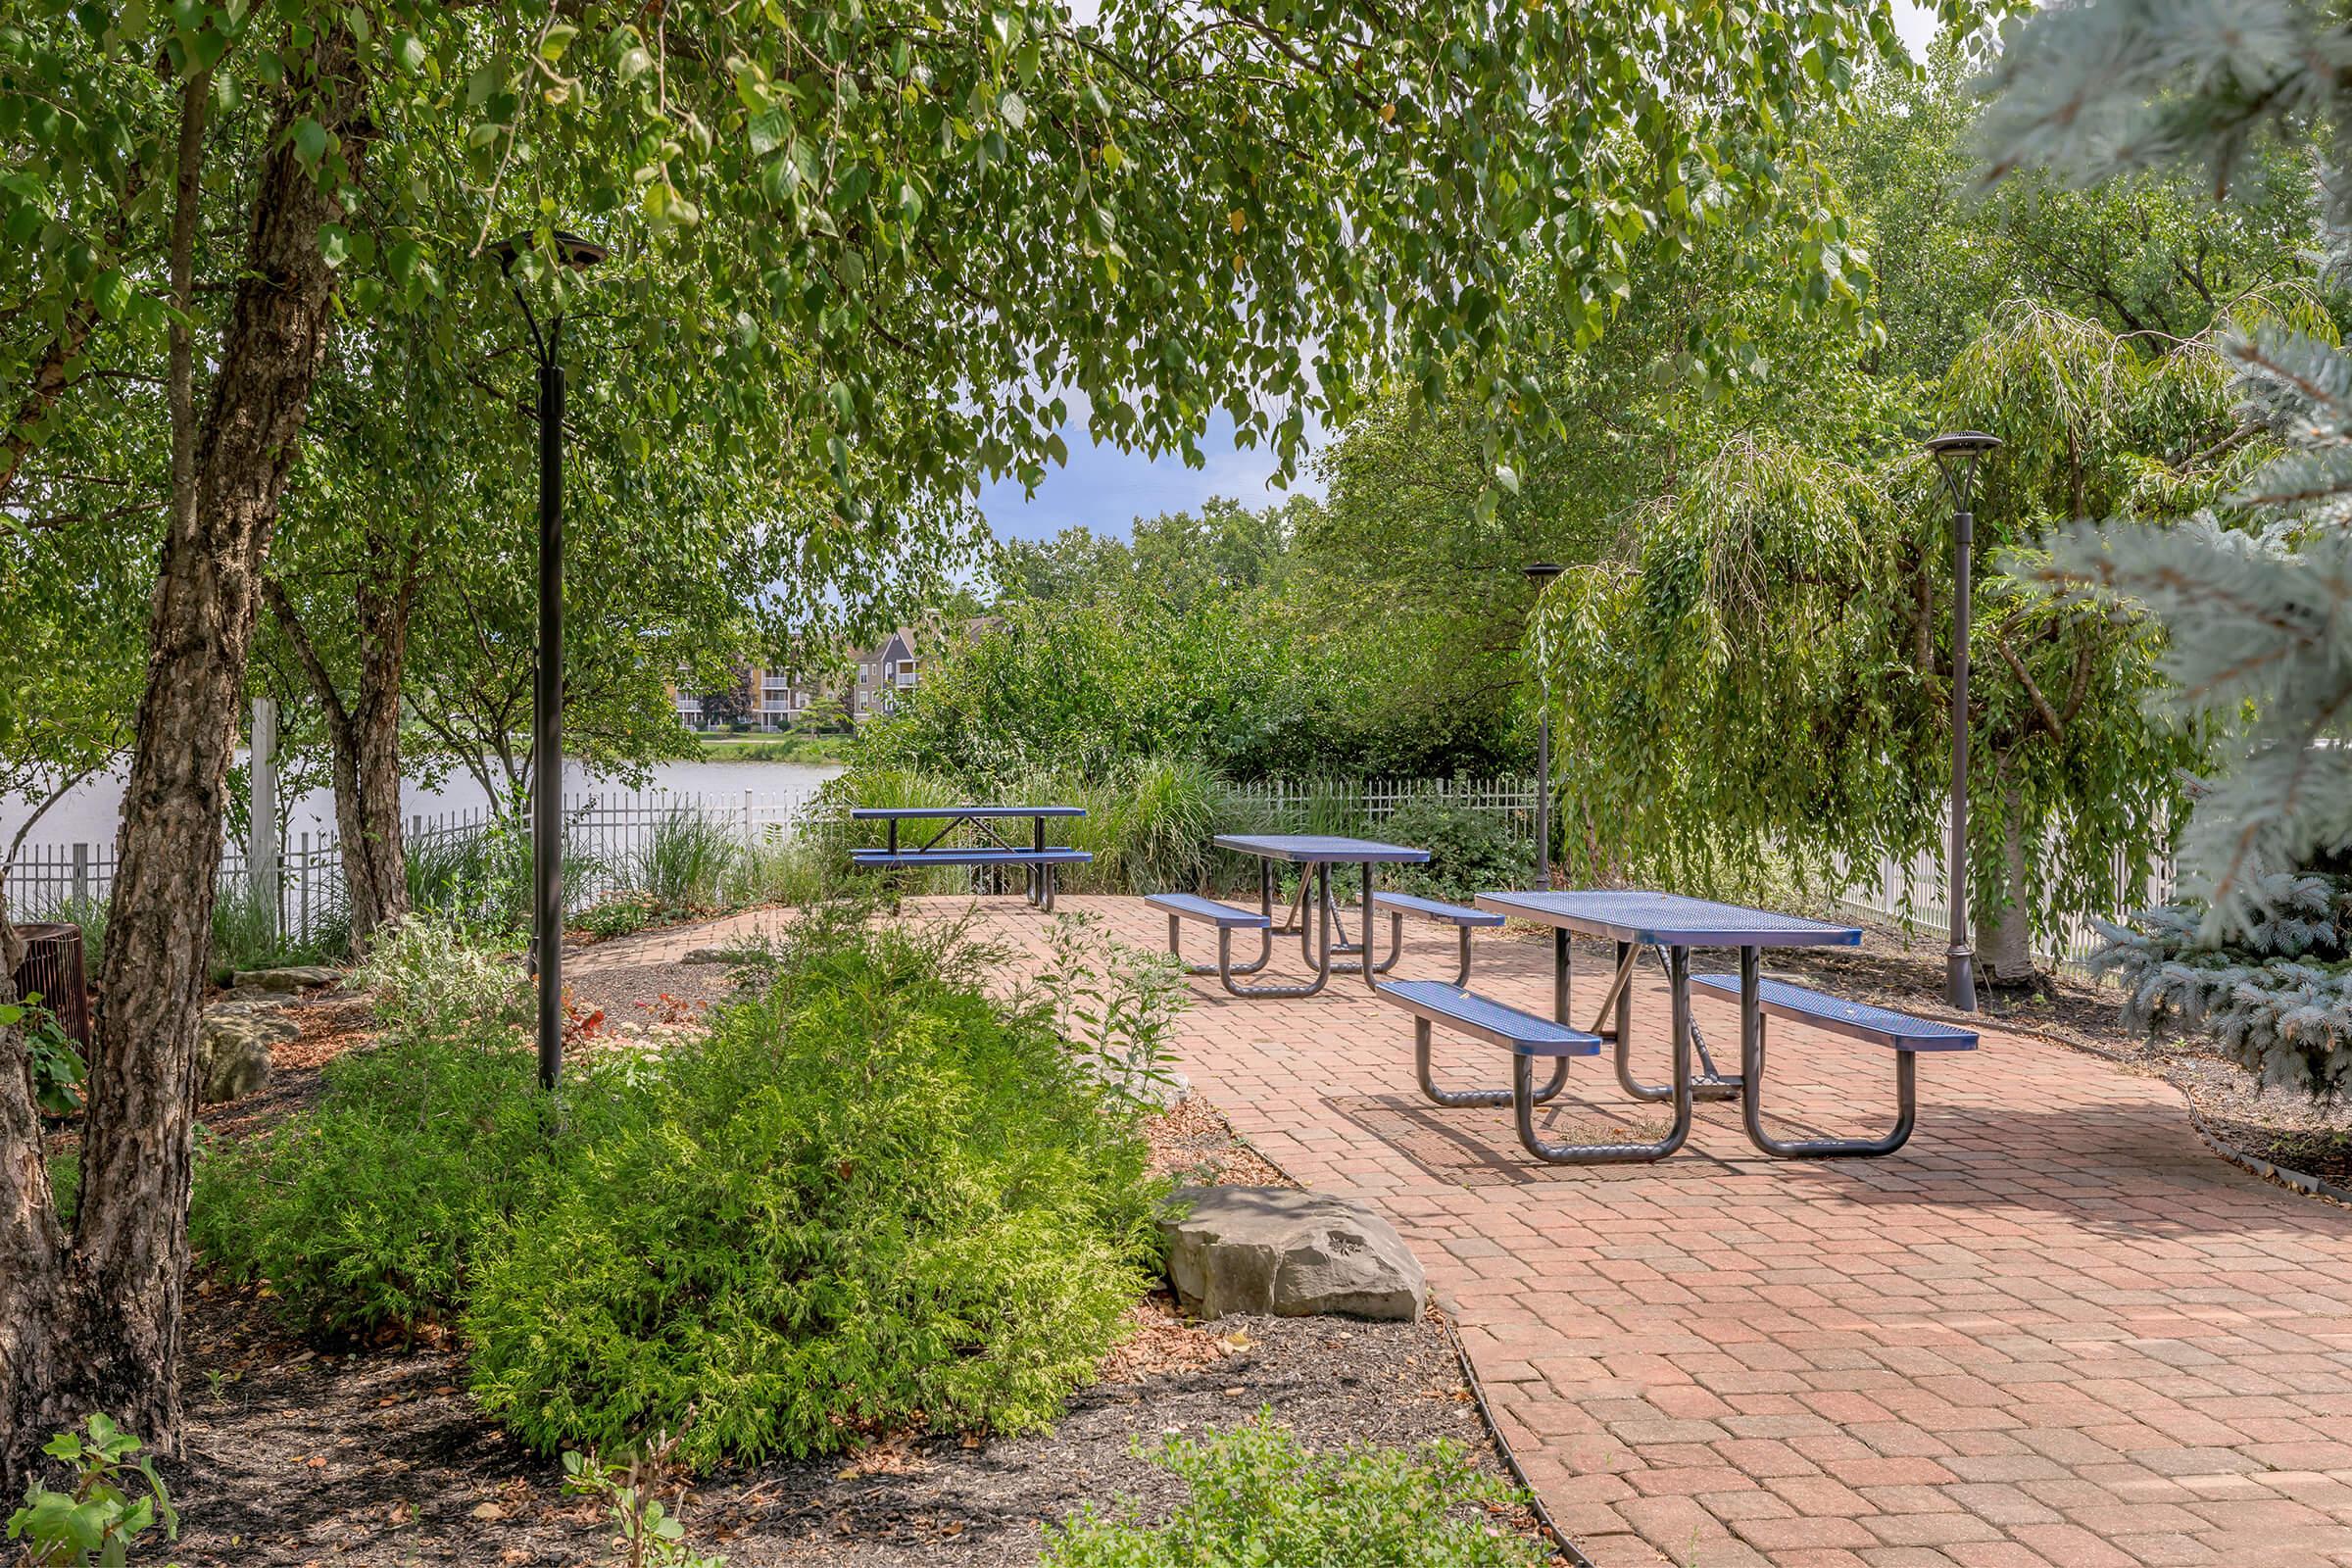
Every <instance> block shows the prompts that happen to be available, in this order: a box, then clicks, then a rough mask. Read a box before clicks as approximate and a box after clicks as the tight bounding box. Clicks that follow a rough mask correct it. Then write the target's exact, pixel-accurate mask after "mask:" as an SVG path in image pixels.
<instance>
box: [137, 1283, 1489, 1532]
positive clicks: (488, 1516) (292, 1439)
mask: <svg viewBox="0 0 2352 1568" xmlns="http://www.w3.org/2000/svg"><path fill="white" fill-rule="evenodd" d="M192 1304H193V1306H194V1311H193V1313H192V1320H191V1323H190V1343H189V1348H188V1405H189V1408H188V1427H189V1448H190V1457H189V1461H188V1463H187V1464H186V1465H184V1466H180V1467H174V1470H173V1472H172V1473H171V1479H172V1483H173V1491H174V1495H175V1496H176V1498H177V1500H178V1503H179V1507H180V1509H181V1514H182V1517H183V1519H184V1521H185V1522H186V1532H185V1534H184V1535H183V1536H182V1538H181V1541H180V1544H179V1546H178V1548H177V1549H176V1551H175V1552H174V1553H173V1554H172V1555H173V1557H174V1559H175V1560H176V1561H178V1562H180V1563H182V1564H185V1565H186V1568H199V1565H219V1568H232V1565H233V1568H248V1565H250V1568H302V1565H307V1564H341V1563H349V1564H367V1565H371V1568H406V1565H409V1564H438V1563H453V1564H454V1563H464V1564H469V1565H470V1564H484V1563H499V1564H544V1565H550V1568H553V1565H572V1564H582V1565H585V1564H588V1563H591V1562H595V1561H599V1560H601V1557H600V1552H601V1549H602V1547H603V1544H604V1543H605V1541H606V1539H607V1537H608V1536H609V1535H610V1529H609V1527H608V1526H607V1525H606V1523H605V1520H604V1519H603V1517H602V1516H601V1515H600V1513H599V1512H598V1510H597V1509H596V1508H595V1507H593V1506H591V1505H589V1504H587V1503H585V1502H584V1501H583V1500H582V1499H579V1498H575V1497H566V1496H565V1495H564V1491H563V1471H562V1467H561V1466H560V1465H559V1464H557V1463H556V1462H555V1461H553V1460H550V1459H544V1458H540V1457H538V1456H536V1455H532V1454H529V1453H526V1452H523V1451H522V1450H520V1449H519V1448H518V1447H517V1446H515V1445H514V1444H513V1443H510V1442H508V1441H506V1439H505V1438H504V1436H503V1435H502V1434H501V1433H500V1432H499V1431H498V1429H497V1428H496V1427H494V1426H492V1425H491V1424H490V1423H488V1422H486V1421H484V1420H483V1419H481V1417H480V1416H479V1415H477V1414H476V1413H475V1411H474V1409H473V1406H472V1403H471V1401H470V1400H468V1399H467V1398H466V1396H465V1394H464V1393H463V1392H462V1389H461V1383H462V1379H463V1369H462V1366H461V1364H460V1362H459V1360H458V1358H457V1357H456V1356H455V1355H454V1354H451V1353H447V1352H445V1351H439V1350H434V1349H432V1348H424V1347H419V1348H416V1349H413V1350H405V1351H404V1350H380V1351H363V1352H360V1353H357V1354H352V1355H344V1356H330V1355H320V1354H318V1353H316V1352H313V1351H311V1350H308V1349H306V1348H303V1347H301V1346H298V1345H296V1344H294V1343H292V1342H289V1341H286V1340H284V1339H282V1338H280V1337H278V1336H277V1335H276V1333H275V1331H274V1330H273V1329H272V1328H271V1326H270V1323H269V1322H268V1320H267V1318H266V1317H264V1316H263V1315H261V1314H260V1313H258V1312H257V1311H256V1310H255V1309H254V1305H253V1303H252V1302H250V1301H248V1300H213V1299H205V1300H199V1301H196V1302H194V1303H192ZM1137 1315H1138V1319H1139V1328H1140V1332H1139V1334H1138V1335H1137V1337H1136V1339H1135V1340H1133V1341H1131V1342H1130V1344H1129V1346H1128V1347H1127V1348H1123V1349H1122V1350H1121V1351H1120V1352H1117V1353H1114V1356H1113V1358H1112V1361H1111V1364H1110V1365H1109V1366H1108V1367H1107V1368H1106V1369H1105V1372H1106V1376H1105V1379H1104V1381H1103V1382H1102V1383H1100V1384H1097V1385H1096V1386H1095V1387H1093V1388H1090V1389H1086V1390H1083V1391H1081V1392H1080V1393H1079V1394H1078V1395H1077V1396H1076V1397H1074V1398H1073V1399H1072V1400H1071V1402H1070V1406H1069V1409H1068V1412H1067V1413H1066V1414H1065V1416H1064V1417H1063V1419H1062V1421H1061V1423H1060V1424H1059V1425H1058V1426H1057V1427H1056V1428H1054V1430H1053V1431H1052V1432H1047V1433H1038V1434H1033V1435H1030V1436H1026V1437H1020V1438H1014V1439H1007V1440H1000V1441H996V1442H991V1443H987V1444H984V1445H977V1446H970V1447H966V1446H963V1445H962V1444H961V1443H959V1442H957V1441H956V1440H954V1439H925V1440H921V1441H915V1442H903V1443H897V1444H892V1445H889V1446H884V1447H882V1448H879V1449H876V1450H871V1451H869V1452H867V1453H865V1454H863V1455H860V1456H858V1457H856V1458H853V1459H843V1458H840V1457H834V1458H831V1459H825V1460H814V1461H807V1462H800V1463H778V1464H770V1465H763V1466H760V1467H759V1468H757V1469H752V1470H743V1471H725V1472H721V1473H719V1474H716V1475H713V1476H711V1477H708V1478H705V1479H704V1480H702V1481H700V1482H696V1483H694V1484H693V1486H692V1487H691V1490H689V1491H687V1492H686V1493H685V1495H684V1496H683V1497H682V1498H680V1497H679V1495H677V1492H676V1491H675V1488H676V1487H677V1486H678V1485H679V1484H680V1483H679V1482H678V1481H674V1480H673V1482H672V1483H671V1490H669V1491H667V1492H665V1493H664V1500H665V1501H668V1502H673V1503H675V1502H682V1505H683V1508H684V1517H685V1519H686V1521H687V1525H688V1529H689V1533H690V1536H691V1538H692V1539H693V1540H694V1542H695V1543H696V1544H698V1545H699V1546H700V1547H701V1548H702V1549H705V1550H713V1549H715V1550H719V1551H723V1552H724V1553H725V1554H726V1555H727V1558H728V1560H729V1562H730V1563H732V1564H734V1565H735V1568H757V1565H764V1564H770V1563H791V1564H804V1563H806V1564H826V1565H830V1568H899V1565H906V1568H914V1565H917V1564H941V1565H952V1568H965V1565H969V1568H984V1565H985V1568H995V1565H999V1564H1027V1563H1033V1562H1035V1561H1036V1559H1037V1553H1038V1549H1039V1545H1040V1544H1041V1541H1042V1539H1043V1521H1049V1520H1058V1519H1062V1518H1064V1517H1067V1516H1069V1515H1071V1514H1073V1513H1075V1512H1077V1511H1079V1510H1080V1509H1082V1508H1084V1507H1087V1506H1089V1505H1093V1506H1096V1507H1098V1508H1101V1509H1103V1510H1105V1511H1116V1510H1117V1509H1118V1508H1120V1507H1122V1506H1126V1505H1129V1504H1130V1503H1131V1504H1132V1505H1133V1506H1135V1507H1137V1508H1139V1509H1140V1510H1142V1511H1143V1512H1144V1513H1145V1514H1147V1515H1156V1514H1159V1513H1162V1512H1164V1511H1165V1510H1166V1509H1167V1508H1168V1507H1170V1506H1171V1505H1172V1504H1174V1503H1175V1502H1176V1501H1177V1500H1178V1495H1179V1487H1178V1484H1177V1483H1176V1482H1175V1481H1174V1480H1173V1479H1172V1478H1171V1477H1169V1476H1168V1475H1167V1474H1166V1473H1165V1472H1164V1471H1161V1470H1159V1469H1157V1468H1155V1467H1153V1466H1152V1464H1150V1463H1149V1462H1148V1461H1147V1460H1146V1459H1145V1458H1144V1457H1143V1456H1142V1454H1141V1453H1140V1452H1139V1451H1138V1450H1139V1447H1141V1446H1148V1445H1155V1444H1156V1443H1157V1442H1158V1441H1159V1440H1160V1439H1161V1437H1162V1436H1163V1435H1183V1434H1189V1435H1194V1436H1198V1435H1200V1434H1201V1433H1205V1432H1209V1431H1213V1430H1218V1429H1222V1428H1225V1427H1230V1426H1232V1425H1234V1424H1235V1423H1237V1422H1239V1421H1242V1420H1245V1419H1247V1418H1249V1417H1250V1416H1251V1415H1253V1414H1254V1413H1256V1412H1257V1411H1258V1410H1259V1409H1260V1408H1264V1409H1269V1410H1271V1411H1273V1412H1274V1414H1275V1415H1276V1416H1277V1417H1278V1418H1279V1419H1281V1420H1283V1421H1285V1422H1288V1423H1289V1424H1291V1425H1292V1426H1293V1427H1295V1428H1297V1429H1298V1431H1299V1433H1300V1434H1301V1435H1303V1436H1305V1437H1306V1438H1307V1439H1308V1441H1309V1442H1310V1443H1311V1444H1312V1445H1313V1446H1317V1447H1324V1446H1338V1445H1340V1444H1343V1443H1346V1442H1348V1441H1350V1440H1357V1441H1362V1442H1366V1443H1374V1444H1380V1445H1384V1446H1411V1445H1417V1444H1420V1443H1423V1442H1426V1441H1428V1440H1429V1439H1432V1438H1440V1437H1444V1438H1450V1439H1452V1440H1453V1441H1454V1442H1456V1443H1458V1444H1461V1445H1463V1446H1466V1447H1468V1448H1469V1449H1470V1450H1471V1451H1472V1452H1473V1454H1474V1455H1476V1456H1477V1457H1478V1458H1479V1459H1480V1460H1481V1462H1482V1463H1483V1464H1485V1465H1486V1466H1487V1467H1489V1468H1498V1467H1499V1464H1500V1459H1499V1455H1498V1454H1496V1453H1495V1450H1494V1448H1493V1447H1492V1446H1491V1444H1490V1443H1489V1441H1488V1439H1487V1435H1486V1432H1485V1429H1484V1427H1483V1424H1482V1423H1481V1422H1480V1420H1479V1418H1478V1413H1477V1410H1476V1407H1475V1406H1474V1405H1473V1404H1472V1403H1471V1401H1470V1396H1469V1393H1468V1391H1467V1390H1466V1389H1465V1388H1464V1387H1463V1386H1462V1382H1461V1376H1460V1370H1459V1367H1458V1365H1457V1364H1456V1362H1455V1360H1454V1356H1453V1351H1452V1349H1451V1348H1450V1347H1449V1346H1448V1345H1447V1343H1446V1337H1445V1334H1444V1332H1443V1330H1442V1329H1440V1328H1439V1327H1438V1326H1437V1325H1436V1324H1435V1323H1432V1322H1427V1321H1424V1322H1420V1323H1355V1322H1348V1321H1343V1320H1341V1319H1337V1318H1254V1317H1251V1318H1223V1319H1220V1320H1218V1322H1216V1323H1215V1324H1214V1325H1213V1326H1210V1327H1206V1328H1202V1327H1194V1326H1188V1325H1185V1324H1183V1323H1181V1322H1180V1321H1178V1320H1177V1319H1176V1317H1175V1316H1174V1315H1173V1312H1172V1310H1171V1308H1170V1305H1169V1303H1168V1302H1166V1301H1165V1299H1153V1300H1152V1301H1150V1302H1146V1303H1143V1304H1141V1305H1139V1307H1138V1308H1137ZM1503 1523H1505V1524H1506V1525H1508V1526H1510V1527H1512V1528H1521V1529H1524V1528H1527V1526H1528V1524H1529V1522H1528V1521H1526V1520H1524V1519H1510V1520H1505V1521H1503Z"/></svg>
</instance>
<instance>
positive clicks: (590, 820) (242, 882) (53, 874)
mask: <svg viewBox="0 0 2352 1568" xmlns="http://www.w3.org/2000/svg"><path fill="white" fill-rule="evenodd" d="M815 805H816V791H815V790H813V789H803V790H785V791H756V790H744V791H742V792H741V793H734V792H728V793H717V792H709V791H686V790H643V791H630V790H613V789H596V790H585V791H579V792H567V793H566V794H565V795H564V858H565V861H566V863H567V864H568V865H570V866H571V868H572V870H573V873H574V874H573V876H572V877H571V879H570V884H569V886H567V887H566V888H565V890H564V891H565V902H566V903H568V904H571V905H573V906H575V907H577V906H582V905H586V904H592V903H594V902H595V901H596V900H598V899H600V898H602V897H604V896H605V895H607V894H609V893H612V892H613V891H615V890H616V889H618V888H621V887H623V886H625V885H627V883H628V880H629V873H630V870H631V868H632V867H633V866H634V864H635V863H636V861H637V859H638V858H639V857H640V856H641V855H642V854H643V852H644V850H645V848H646V846H647V845H648V844H649V843H650V842H651V841H652V838H653V834H654V830H655V828H656V826H657V825H658V824H660V823H662V822H663V821H666V820H668V819H669V818H670V817H671V816H672V815H673V814H674V813H676V812H679V811H692V812H695V813H697V814H699V815H701V816H703V817H705V818H706V819H708V820H711V821H719V822H725V823H727V824H729V825H730V826H735V827H739V829H740V831H741V833H742V836H743V841H744V842H745V843H746V844H747V845H749V844H756V843H764V842H773V841H774V840H776V839H779V838H786V837H790V836H792V835H794V834H796V833H798V832H799V831H800V829H801V827H802V825H803V824H805V823H806V822H807V821H808V819H809V813H810V812H811V810H812V809H813V808H814V807H815ZM494 820H495V815H494V813H493V812H491V811H489V810H488V809H484V808H478V807H477V808H474V809H467V810H458V811H445V812H440V813H438V814H434V815H429V816H428V815H423V814H417V815H412V816H411V817H410V818H409V820H408V824H407V826H408V834H407V841H406V842H407V846H408V848H409V850H410V853H411V854H412V855H416V854H420V853H425V854H429V853H430V852H431V851H432V849H434V848H435V847H436V846H439V845H442V844H446V843H448V842H450V841H453V840H464V839H468V838H472V837H475V836H477V835H479V834H481V833H484V832H486V831H488V830H489V829H490V827H491V825H492V823H493V822H494ZM517 831H519V829H518V830H517ZM115 867H116V859H115V846H114V845H113V844H111V843H108V844H91V843H59V844H37V843H36V844H26V845H25V846H24V847H23V848H22V849H20V850H19V852H18V855H17V859H16V862H15V863H14V864H13V865H11V866H10V867H9V870H8V881H7V891H8V907H9V912H10V913H11V915H12V916H13V917H15V918H17V919H41V918H45V917H49V916H58V917H62V918H74V917H76V916H77V915H78V914H79V913H80V912H81V911H84V910H87V909H89V908H91V907H93V906H96V905H100V904H103V903H104V902H105V900H106V899H107V897H108V896H109V895H110V894H111V893H112V892H113V889H114V882H115ZM220 886H221V891H222V893H223V895H235V896H243V895H244V894H245V892H246V888H247V873H246V864H245V854H244V851H243V849H242V848H241V847H240V846H237V845H233V844H232V845H228V846H225V847H224V848H223V849H222V852H221V872H220ZM348 902H349V895H348V894H347V892H346V890H345V887H344V882H343V858H342V853H341V850H340V848H339V846H338V844H337V841H336V838H335V836H334V835H333V834H332V833H318V834H312V833H296V834H293V835H291V836H290V841H289V842H288V843H287V845H286V846H285V848H284V849H283V850H282V851H281V852H280V853H279V857H278V924H279V928H280V929H281V930H282V931H284V933H285V934H286V936H287V938H288V939H289V940H291V941H294V942H298V943H305V942H309V941H311V940H313V939H314V938H316V937H319V936H321V935H323V934H325V933H327V932H329V931H331V930H332V929H333V928H334V927H335V926H336V925H338V924H339V923H340V922H341V921H342V919H343V915H344V910H345V907H346V905H347V903H348Z"/></svg>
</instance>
